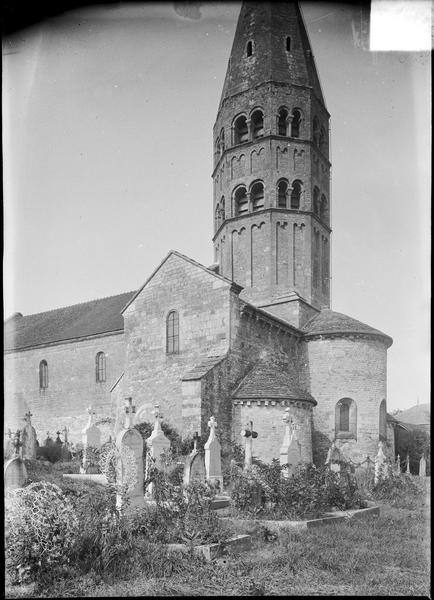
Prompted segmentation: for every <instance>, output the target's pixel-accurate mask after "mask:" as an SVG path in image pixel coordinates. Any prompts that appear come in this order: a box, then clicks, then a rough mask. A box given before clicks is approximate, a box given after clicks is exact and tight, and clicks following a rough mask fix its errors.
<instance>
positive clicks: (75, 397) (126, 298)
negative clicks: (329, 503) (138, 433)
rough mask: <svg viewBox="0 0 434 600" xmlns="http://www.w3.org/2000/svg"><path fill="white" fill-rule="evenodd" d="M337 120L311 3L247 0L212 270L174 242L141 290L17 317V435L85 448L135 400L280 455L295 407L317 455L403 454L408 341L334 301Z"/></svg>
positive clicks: (10, 348)
mask: <svg viewBox="0 0 434 600" xmlns="http://www.w3.org/2000/svg"><path fill="white" fill-rule="evenodd" d="M329 117H330V115H329V113H328V111H327V108H326V105H325V101H324V97H323V93H322V90H321V85H320V81H319V78H318V74H317V70H316V66H315V61H314V56H313V53H312V49H311V47H310V43H309V38H308V34H307V30H306V27H305V24H304V21H303V17H302V14H301V10H300V8H299V6H298V4H297V3H292V2H282V3H280V2H272V3H256V2H244V3H243V4H242V7H241V12H240V16H239V19H238V24H237V28H236V33H235V39H234V42H233V46H232V50H231V54H230V58H229V62H228V67H227V72H226V77H225V81H224V85H223V91H222V95H221V99H220V103H219V108H218V112H217V117H216V121H215V124H214V130H213V131H214V134H213V140H214V144H213V149H212V151H213V154H214V167H213V173H212V177H213V206H212V211H213V212H212V218H213V219H214V236H213V240H212V242H213V245H214V263H213V264H212V265H210V266H208V267H207V266H204V265H202V264H199V263H198V262H196V261H195V260H193V259H192V258H189V257H187V256H184V255H183V254H180V253H179V252H177V251H175V250H171V251H170V252H168V254H167V255H166V256H165V257H164V258H163V260H162V261H161V262H160V264H159V265H158V266H157V267H156V268H155V270H154V271H153V273H150V274H149V277H148V278H147V280H146V281H145V282H140V284H141V285H140V287H139V289H137V290H136V291H131V292H126V293H122V294H119V295H117V296H112V297H108V298H102V299H97V300H92V301H89V302H85V303H81V304H77V305H73V306H68V307H65V308H57V309H54V310H51V311H47V312H43V313H39V314H34V315H27V316H26V315H22V314H21V313H15V314H14V315H13V316H12V317H10V319H8V320H7V322H6V323H5V425H6V426H7V427H8V426H9V427H11V428H16V427H22V423H23V421H22V419H23V417H24V414H25V413H26V412H27V411H28V410H30V411H31V412H32V414H33V425H34V426H35V428H36V431H37V434H38V438H39V440H40V442H43V440H44V439H45V437H46V436H47V432H50V434H51V436H53V434H55V432H56V431H57V430H62V429H63V428H64V427H67V429H68V432H69V440H70V441H73V442H78V441H80V439H81V430H82V429H83V427H84V426H85V423H86V420H87V408H88V407H89V406H92V408H93V409H94V411H95V412H96V414H97V419H101V420H104V419H105V420H106V421H109V420H110V419H111V420H112V422H115V423H116V427H119V423H120V421H121V419H122V414H123V405H124V402H125V398H126V397H131V398H132V399H133V403H134V405H135V406H136V413H135V422H136V423H140V422H143V421H151V420H152V411H153V409H154V407H155V405H156V404H158V405H159V406H160V410H161V412H162V414H163V418H164V420H165V421H166V422H168V423H169V424H170V425H171V426H172V427H174V428H176V429H177V430H178V431H179V433H180V434H182V435H183V436H184V437H188V436H192V435H193V434H194V432H196V431H197V432H198V433H199V434H200V435H201V436H202V437H205V438H206V437H207V436H208V427H207V423H208V420H209V418H210V416H211V415H214V417H215V418H216V420H217V424H218V429H217V432H218V435H219V437H220V441H221V443H222V445H223V448H224V449H226V451H229V449H230V446H231V443H232V442H236V443H241V440H242V438H241V436H240V431H241V430H242V429H243V428H244V427H245V425H246V424H247V423H250V422H251V421H252V422H253V427H254V429H255V430H256V431H257V432H258V437H257V439H255V444H254V454H255V455H256V456H258V457H259V458H261V459H262V460H264V461H271V460H272V459H273V458H278V457H279V451H280V447H281V445H282V440H283V436H284V431H285V423H284V421H283V416H284V414H285V411H286V410H287V409H289V415H290V417H291V419H292V422H293V424H294V427H295V429H296V432H297V437H298V441H299V444H300V453H301V460H302V461H303V462H306V463H308V462H312V461H313V462H314V463H315V464H321V463H323V462H324V460H325V457H326V454H327V451H328V449H329V448H330V445H331V443H332V442H333V441H334V442H335V443H336V445H337V447H338V448H340V450H341V451H342V453H343V454H344V455H345V456H347V457H348V458H351V459H352V460H353V461H360V460H363V459H364V458H366V456H367V455H370V456H371V457H373V456H374V455H375V454H376V452H377V449H378V442H379V441H380V440H381V441H385V442H388V444H387V448H388V452H390V454H392V455H393V453H394V448H393V430H392V427H391V425H390V423H389V422H388V418H387V412H386V369H387V349H388V347H389V346H390V345H391V344H392V339H391V338H390V337H389V336H388V335H386V334H384V333H382V332H381V331H379V330H377V329H374V328H373V327H371V326H369V325H366V324H364V323H361V322H360V321H357V320H356V319H353V318H351V317H349V316H347V315H344V314H341V313H337V312H334V311H333V310H331V308H330V235H331V223H330V214H331V211H330V208H331V197H330V168H331V164H330V161H329ZM210 151H211V149H210ZM210 211H211V206H210Z"/></svg>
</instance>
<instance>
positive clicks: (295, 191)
mask: <svg viewBox="0 0 434 600" xmlns="http://www.w3.org/2000/svg"><path fill="white" fill-rule="evenodd" d="M301 190H302V186H301V181H298V180H296V181H293V183H292V190H291V208H292V209H293V210H299V209H300V199H301Z"/></svg>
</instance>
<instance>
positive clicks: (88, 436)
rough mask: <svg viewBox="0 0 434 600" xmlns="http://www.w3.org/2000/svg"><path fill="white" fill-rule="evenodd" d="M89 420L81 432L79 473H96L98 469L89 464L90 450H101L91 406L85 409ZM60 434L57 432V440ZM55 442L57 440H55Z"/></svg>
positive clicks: (99, 433) (98, 433)
mask: <svg viewBox="0 0 434 600" xmlns="http://www.w3.org/2000/svg"><path fill="white" fill-rule="evenodd" d="M87 412H88V414H89V419H88V421H87V425H86V427H85V428H84V429H83V431H82V432H81V439H82V442H83V461H82V466H81V467H80V473H98V467H97V466H96V465H92V464H91V450H90V449H95V450H99V449H100V448H101V431H100V429H99V427H97V425H95V414H96V413H95V411H94V410H93V408H92V407H91V406H89V408H88V409H87ZM59 434H60V432H59V431H58V432H57V437H58V439H60V438H59ZM56 441H57V440H56Z"/></svg>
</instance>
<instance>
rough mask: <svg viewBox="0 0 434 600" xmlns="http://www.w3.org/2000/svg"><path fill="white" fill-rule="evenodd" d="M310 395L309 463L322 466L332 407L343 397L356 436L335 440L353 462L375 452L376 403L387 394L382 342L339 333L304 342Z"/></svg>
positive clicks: (330, 432)
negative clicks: (353, 413) (352, 409)
mask: <svg viewBox="0 0 434 600" xmlns="http://www.w3.org/2000/svg"><path fill="white" fill-rule="evenodd" d="M306 346H307V357H308V363H309V374H308V376H309V381H310V390H309V391H310V393H311V394H312V396H313V397H314V398H315V400H316V401H317V402H318V405H317V406H316V407H315V409H314V418H313V423H314V461H315V463H317V464H318V463H320V464H322V463H323V462H324V460H325V458H326V454H327V450H328V448H329V447H330V444H331V442H332V441H333V440H334V439H335V434H336V432H335V407H336V403H337V402H338V401H339V400H341V399H342V398H350V399H352V400H353V401H354V402H355V404H356V408H357V428H356V438H351V437H348V438H346V439H345V438H342V439H338V440H337V446H338V447H340V448H341V450H342V451H343V452H344V454H346V455H348V456H349V457H351V458H352V459H353V460H354V461H359V460H362V459H364V458H366V456H367V455H368V454H369V455H370V456H371V458H373V457H374V456H375V454H376V453H377V450H378V441H379V427H380V424H379V418H380V404H381V401H382V400H383V399H385V398H386V377H387V374H386V360H387V357H386V345H385V344H384V342H382V341H381V340H379V339H375V338H366V337H358V338H355V337H350V336H346V337H341V338H333V339H327V338H323V339H315V340H309V342H308V343H307V344H306Z"/></svg>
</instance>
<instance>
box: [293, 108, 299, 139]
mask: <svg viewBox="0 0 434 600" xmlns="http://www.w3.org/2000/svg"><path fill="white" fill-rule="evenodd" d="M300 123H301V112H300V111H299V110H298V108H295V109H294V110H293V111H292V121H291V137H294V138H298V137H300Z"/></svg>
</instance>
